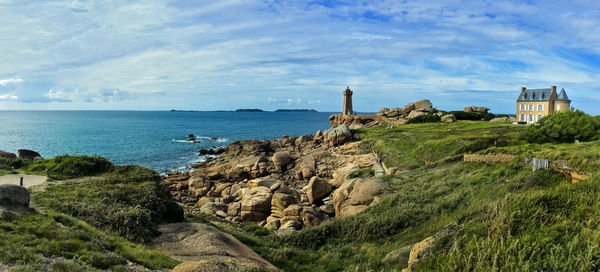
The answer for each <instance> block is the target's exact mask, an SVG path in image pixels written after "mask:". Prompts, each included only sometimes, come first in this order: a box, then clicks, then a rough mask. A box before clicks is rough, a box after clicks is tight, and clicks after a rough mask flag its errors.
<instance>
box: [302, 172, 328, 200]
mask: <svg viewBox="0 0 600 272" xmlns="http://www.w3.org/2000/svg"><path fill="white" fill-rule="evenodd" d="M332 190H333V186H332V185H331V184H329V183H327V181H326V180H324V179H322V178H320V177H312V178H311V179H310V182H309V183H308V189H307V190H306V195H307V196H308V202H310V203H311V204H314V203H315V202H317V201H320V200H321V199H322V198H323V197H325V196H326V195H328V194H329V193H331V191H332Z"/></svg>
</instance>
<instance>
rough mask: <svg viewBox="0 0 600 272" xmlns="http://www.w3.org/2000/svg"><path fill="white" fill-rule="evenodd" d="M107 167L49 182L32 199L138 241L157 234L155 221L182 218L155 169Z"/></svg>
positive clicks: (177, 220) (48, 207) (146, 241)
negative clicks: (92, 173) (96, 172)
mask: <svg viewBox="0 0 600 272" xmlns="http://www.w3.org/2000/svg"><path fill="white" fill-rule="evenodd" d="M97 161H98V160H96V159H93V160H92V162H90V163H89V164H87V163H78V165H90V164H93V163H94V162H97ZM56 165H61V163H57V164H56ZM111 169H112V170H111V171H110V172H107V173H105V174H103V175H101V176H95V177H85V178H80V179H74V180H68V181H64V182H60V183H51V184H49V185H48V188H47V189H46V190H45V191H43V192H39V193H36V194H34V195H33V201H34V202H35V203H36V204H37V205H39V206H41V207H44V208H46V209H51V210H55V211H58V212H62V213H66V214H69V215H72V216H74V217H77V218H80V219H82V220H84V221H86V222H88V223H89V224H91V225H93V226H95V227H98V228H101V229H105V230H109V231H112V232H115V233H117V234H118V235H120V236H122V237H125V238H127V239H129V240H131V241H135V242H141V243H148V242H150V240H151V239H152V238H153V237H154V236H156V235H157V234H158V224H159V223H166V222H179V221H182V220H183V210H182V208H181V207H179V206H178V205H177V204H176V203H175V202H174V201H173V200H172V199H171V196H170V194H169V191H168V190H167V188H166V187H165V185H164V184H163V183H162V180H161V178H160V176H159V175H158V174H157V173H156V172H154V171H152V170H150V169H147V168H143V167H140V166H111ZM63 173H64V172H63Z"/></svg>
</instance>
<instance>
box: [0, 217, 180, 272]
mask: <svg viewBox="0 0 600 272" xmlns="http://www.w3.org/2000/svg"><path fill="white" fill-rule="evenodd" d="M0 237H2V239H0V261H1V262H2V263H3V264H7V265H10V266H14V267H17V270H20V271H40V270H43V267H44V264H45V263H47V262H50V267H51V268H52V271H97V270H106V269H108V270H111V271H133V269H131V268H130V267H129V266H128V265H127V262H128V261H130V262H133V263H137V264H139V265H142V266H144V267H146V268H148V269H170V268H173V267H174V266H176V265H177V264H178V262H177V261H175V260H173V259H171V258H170V257H168V256H166V255H164V254H162V253H160V252H157V251H153V250H150V249H148V248H146V247H145V246H142V245H136V244H134V243H132V242H129V241H127V240H125V239H123V238H120V237H118V236H115V235H112V234H107V233H105V232H102V231H100V230H98V229H95V228H93V227H91V226H90V225H88V224H87V223H85V222H83V221H81V220H78V219H75V218H73V217H70V216H67V215H64V214H60V213H55V212H48V213H47V214H46V215H42V214H28V215H26V214H23V215H18V214H13V213H10V212H6V213H3V214H2V215H1V216H0Z"/></svg>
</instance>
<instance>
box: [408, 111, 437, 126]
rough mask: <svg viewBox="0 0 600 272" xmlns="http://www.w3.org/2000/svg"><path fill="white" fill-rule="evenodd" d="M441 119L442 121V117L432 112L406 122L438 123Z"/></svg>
mask: <svg viewBox="0 0 600 272" xmlns="http://www.w3.org/2000/svg"><path fill="white" fill-rule="evenodd" d="M439 121H440V117H439V116H438V115H437V114H434V113H431V112H430V113H427V114H424V115H420V116H417V117H415V118H412V119H409V120H408V121H407V122H406V123H407V124H421V123H437V122H439Z"/></svg>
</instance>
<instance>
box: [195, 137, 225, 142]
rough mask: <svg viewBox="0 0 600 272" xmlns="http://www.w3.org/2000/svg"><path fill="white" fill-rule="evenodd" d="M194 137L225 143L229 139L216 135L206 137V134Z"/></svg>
mask: <svg viewBox="0 0 600 272" xmlns="http://www.w3.org/2000/svg"><path fill="white" fill-rule="evenodd" d="M196 139H201V140H208V141H213V142H215V143H225V142H228V141H229V139H227V138H217V137H207V136H197V137H196Z"/></svg>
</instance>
